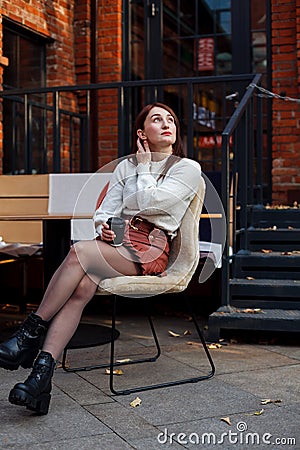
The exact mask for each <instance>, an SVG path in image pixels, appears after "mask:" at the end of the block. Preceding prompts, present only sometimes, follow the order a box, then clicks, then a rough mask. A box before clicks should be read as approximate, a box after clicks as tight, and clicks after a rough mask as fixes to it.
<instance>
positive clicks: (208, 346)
mask: <svg viewBox="0 0 300 450" xmlns="http://www.w3.org/2000/svg"><path fill="white" fill-rule="evenodd" d="M221 347H222V345H221V344H208V345H207V348H209V349H213V348H221Z"/></svg>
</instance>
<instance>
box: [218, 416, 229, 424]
mask: <svg viewBox="0 0 300 450" xmlns="http://www.w3.org/2000/svg"><path fill="white" fill-rule="evenodd" d="M220 420H222V421H223V422H226V423H227V424H228V425H231V421H230V417H221V419H220Z"/></svg>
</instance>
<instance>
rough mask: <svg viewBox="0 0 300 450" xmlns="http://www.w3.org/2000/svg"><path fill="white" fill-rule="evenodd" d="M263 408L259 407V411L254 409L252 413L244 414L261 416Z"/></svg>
mask: <svg viewBox="0 0 300 450" xmlns="http://www.w3.org/2000/svg"><path fill="white" fill-rule="evenodd" d="M264 411H265V410H264V409H261V410H260V411H255V412H254V413H249V414H246V416H261V415H262V414H263V413H264Z"/></svg>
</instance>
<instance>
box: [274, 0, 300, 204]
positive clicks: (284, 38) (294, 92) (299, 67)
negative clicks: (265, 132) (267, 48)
mask: <svg viewBox="0 0 300 450" xmlns="http://www.w3.org/2000/svg"><path fill="white" fill-rule="evenodd" d="M271 3H272V79H273V92H275V93H277V94H281V93H285V95H286V96H287V97H290V98H293V99H298V98H299V93H300V91H299V82H300V0H272V2H271ZM272 125H273V133H272V142H273V171H272V182H273V202H274V203H286V202H287V201H288V200H289V199H290V200H292V201H298V202H300V199H299V192H300V157H299V156H300V139H299V138H300V105H299V103H297V102H292V101H283V100H276V99H275V100H274V101H273V122H272ZM293 191H294V194H295V195H294V196H293ZM293 198H294V200H293Z"/></svg>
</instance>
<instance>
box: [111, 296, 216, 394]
mask: <svg viewBox="0 0 300 450" xmlns="http://www.w3.org/2000/svg"><path fill="white" fill-rule="evenodd" d="M184 297H185V301H186V303H187V306H188V308H189V312H190V314H191V317H192V320H193V323H194V326H195V328H196V331H197V334H198V336H199V338H200V341H201V344H202V346H203V349H204V351H205V354H206V356H207V359H208V361H209V364H210V372H208V374H207V375H201V376H197V377H191V378H184V379H182V380H175V381H168V382H165V383H157V384H152V385H148V386H140V387H135V388H130V389H123V390H116V389H115V388H114V386H113V374H112V367H113V365H112V362H113V358H114V355H113V354H111V372H110V390H111V391H112V393H113V394H115V395H127V394H132V393H135V392H143V391H149V390H152V389H161V388H164V387H170V386H178V385H180V384H186V383H197V382H198V381H202V380H207V379H209V378H212V377H213V376H214V374H215V365H214V362H213V360H212V357H211V355H210V353H209V350H208V348H207V345H206V342H205V339H204V337H203V334H202V332H201V330H200V327H199V325H198V322H197V319H196V316H195V314H194V311H193V310H192V308H191V305H190V302H189V301H188V297H187V296H186V295H185V294H184ZM151 322H152V321H151ZM152 326H153V323H152ZM153 331H154V335H155V336H156V333H155V330H154V328H153ZM112 350H114V345H113V346H112ZM128 364H130V362H129V363H128Z"/></svg>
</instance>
